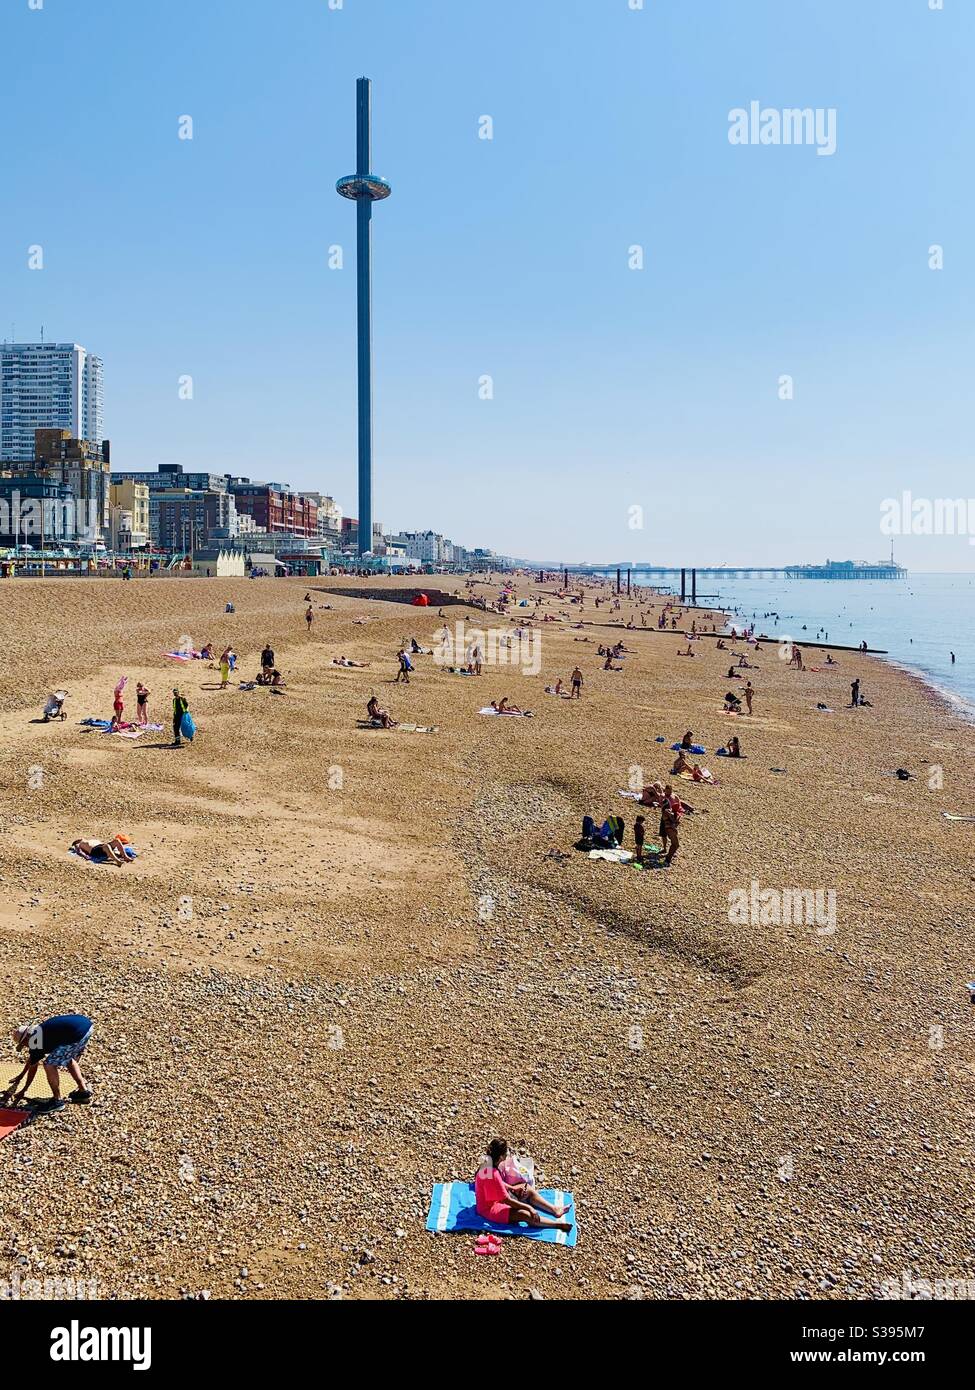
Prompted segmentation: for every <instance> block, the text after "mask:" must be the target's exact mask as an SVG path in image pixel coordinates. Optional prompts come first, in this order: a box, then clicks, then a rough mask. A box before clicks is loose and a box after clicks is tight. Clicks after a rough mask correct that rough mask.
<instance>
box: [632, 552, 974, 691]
mask: <svg viewBox="0 0 975 1390" xmlns="http://www.w3.org/2000/svg"><path fill="white" fill-rule="evenodd" d="M689 577H690V576H688V578H689ZM633 581H634V583H636V584H648V585H652V584H654V583H656V584H657V585H658V586H660V587H663V583H662V581H661V578H660V576H659V575H658V576H657V578H656V579H654V577H653V575H652V574H651V573H649V572H647V573H644V572H643V571H640V570H637V569H635V570H634V571H633ZM671 587H672V586H671ZM697 587H698V598H697V601H698V603H699V604H702V603H703V604H705V605H706V604H709V603H713V604H714V605H715V607H721V608H723V609H724V611H726V612H730V613H734V614H735V616H736V617H737V618H741V619H742V620H743V621H744V622H747V623H752V622H754V623H755V630H756V632H759V633H762V632H765V633H768V635H769V636H770V637H793V638H795V640H796V641H799V642H815V641H816V640H817V639H819V640H821V641H824V642H835V643H838V644H840V645H842V646H848V647H857V646H859V645H860V643H861V642H864V641H865V642H866V643H867V646H868V647H875V648H876V647H879V648H883V649H885V650H886V652H887V654H888V659H889V660H891V661H895V662H897V663H898V665H901V666H905V667H907V668H908V669H909V670H911V671H913V672H915V674H917V675H920V676H921V677H922V678H923V679H924V680H925V681H927V683H928V684H929V685H931V686H933V687H935V689H937V690H938V691H940V692H941V693H942V694H944V695H947V696H948V697H949V698H950V699H952V700H953V701H954V702H955V703H956V704H957V705H958V706H959V707H960V712H962V713H964V714H966V715H967V716H968V717H969V718H975V623H973V618H975V574H910V573H909V574H907V575H906V576H905V577H904V578H903V579H787V578H786V577H785V575H756V576H755V577H754V578H744V577H743V578H740V579H739V578H737V577H734V576H731V575H729V576H727V577H725V576H724V575H707V574H699V575H698V586H697ZM703 593H707V594H708V597H707V598H702V594H703ZM713 594H717V595H718V597H717V598H713V597H711V595H713ZM952 652H954V654H955V660H954V662H952V659H951V654H952Z"/></svg>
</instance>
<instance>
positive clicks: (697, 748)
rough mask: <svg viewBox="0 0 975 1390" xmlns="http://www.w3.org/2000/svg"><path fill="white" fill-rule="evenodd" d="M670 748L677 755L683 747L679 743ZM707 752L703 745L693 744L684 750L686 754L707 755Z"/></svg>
mask: <svg viewBox="0 0 975 1390" xmlns="http://www.w3.org/2000/svg"><path fill="white" fill-rule="evenodd" d="M670 746H671V748H672V749H673V750H674V752H675V753H677V752H679V751H680V747H681V745H680V744H679V743H672V744H671V745H670ZM707 751H708V750H707V749H706V748H705V747H704V745H703V744H702V743H692V744H691V746H690V748H685V749H684V752H685V753H706V752H707Z"/></svg>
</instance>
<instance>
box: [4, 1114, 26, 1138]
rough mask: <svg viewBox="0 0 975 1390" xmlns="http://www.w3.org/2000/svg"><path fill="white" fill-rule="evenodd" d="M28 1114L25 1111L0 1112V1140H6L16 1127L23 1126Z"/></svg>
mask: <svg viewBox="0 0 975 1390" xmlns="http://www.w3.org/2000/svg"><path fill="white" fill-rule="evenodd" d="M29 1113H30V1112H29V1111H27V1110H0V1139H6V1137H7V1135H8V1134H12V1133H13V1131H14V1130H15V1129H16V1128H17V1126H18V1125H20V1124H23V1122H24V1121H25V1120H26V1119H27V1116H28V1114H29Z"/></svg>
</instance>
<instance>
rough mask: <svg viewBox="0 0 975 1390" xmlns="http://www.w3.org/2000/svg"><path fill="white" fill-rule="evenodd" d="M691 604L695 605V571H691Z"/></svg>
mask: <svg viewBox="0 0 975 1390" xmlns="http://www.w3.org/2000/svg"><path fill="white" fill-rule="evenodd" d="M691 603H693V604H695V605H696V604H697V570H691Z"/></svg>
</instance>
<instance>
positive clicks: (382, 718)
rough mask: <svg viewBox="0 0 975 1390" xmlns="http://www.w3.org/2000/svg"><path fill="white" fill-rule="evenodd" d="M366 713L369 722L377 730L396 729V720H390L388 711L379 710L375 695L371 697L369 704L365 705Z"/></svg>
mask: <svg viewBox="0 0 975 1390" xmlns="http://www.w3.org/2000/svg"><path fill="white" fill-rule="evenodd" d="M366 713H367V714H368V716H369V720H370V722H371V723H373V724H375V725H376V726H377V728H381V729H395V728H396V720H395V719H393V718H392V716H391V715H390V714H389V712H388V710H384V709H380V708H379V701H378V700H377V699H376V697H375V695H373V696H372V698H371V699H370V701H369V703H368V704H367V705H366Z"/></svg>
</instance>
